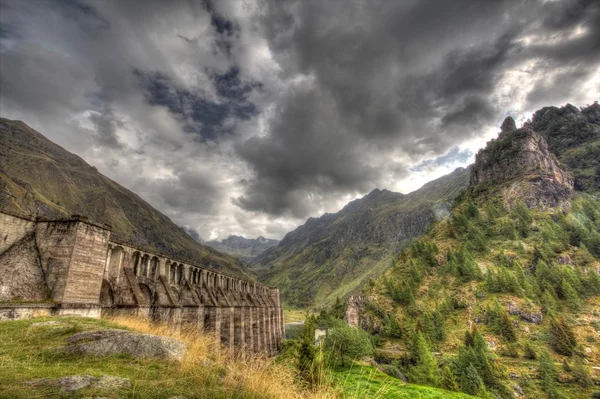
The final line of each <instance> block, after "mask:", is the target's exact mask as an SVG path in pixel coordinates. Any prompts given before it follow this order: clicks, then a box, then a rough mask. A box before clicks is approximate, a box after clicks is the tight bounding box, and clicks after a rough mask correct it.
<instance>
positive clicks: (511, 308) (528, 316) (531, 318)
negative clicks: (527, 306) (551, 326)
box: [507, 301, 544, 324]
mask: <svg viewBox="0 0 600 399" xmlns="http://www.w3.org/2000/svg"><path fill="white" fill-rule="evenodd" d="M507 310H508V313H510V314H512V315H519V318H520V319H521V320H523V321H526V322H528V323H534V324H541V323H542V321H544V316H543V315H542V312H541V311H540V310H539V309H538V310H537V311H530V312H528V311H525V310H522V309H521V308H520V307H519V305H517V303H516V302H515V301H510V302H509V303H508V305H507Z"/></svg>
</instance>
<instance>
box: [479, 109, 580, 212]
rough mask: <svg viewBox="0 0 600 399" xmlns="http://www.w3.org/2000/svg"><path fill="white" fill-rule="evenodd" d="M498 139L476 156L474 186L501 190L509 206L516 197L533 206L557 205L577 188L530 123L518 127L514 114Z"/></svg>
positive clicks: (505, 124)
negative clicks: (513, 117) (574, 187)
mask: <svg viewBox="0 0 600 399" xmlns="http://www.w3.org/2000/svg"><path fill="white" fill-rule="evenodd" d="M501 129H502V131H501V133H500V134H499V136H498V138H497V139H495V140H492V141H490V142H488V144H487V146H486V147H485V148H483V149H482V150H480V151H479V152H478V153H477V155H476V156H475V163H474V164H473V167H472V173H471V186H479V189H482V188H486V187H493V188H494V189H501V190H502V192H503V194H502V197H503V198H504V200H505V202H506V204H507V205H509V206H511V205H513V204H514V202H515V201H516V200H521V201H523V202H524V203H525V204H526V205H527V206H529V207H536V206H538V207H541V208H547V207H552V208H554V207H557V206H561V205H562V204H564V203H565V202H566V201H567V200H568V198H569V196H570V195H571V193H572V190H573V177H572V176H571V175H570V174H569V173H567V172H566V171H565V170H563V169H562V168H561V166H560V165H559V162H558V160H557V158H556V156H555V155H554V154H552V153H551V152H550V149H549V148H548V143H547V142H546V139H545V138H544V137H543V136H542V135H540V134H538V133H536V132H535V131H533V130H532V129H531V127H530V126H529V125H527V126H525V127H523V128H521V129H516V127H515V122H514V120H513V119H512V118H511V117H508V118H506V120H505V121H504V123H503V124H502V128H501Z"/></svg>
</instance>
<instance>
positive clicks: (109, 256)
mask: <svg viewBox="0 0 600 399" xmlns="http://www.w3.org/2000/svg"><path fill="white" fill-rule="evenodd" d="M111 255H112V246H111V245H109V246H108V251H107V253H106V262H105V263H104V278H105V279H106V280H108V269H109V268H110V258H111Z"/></svg>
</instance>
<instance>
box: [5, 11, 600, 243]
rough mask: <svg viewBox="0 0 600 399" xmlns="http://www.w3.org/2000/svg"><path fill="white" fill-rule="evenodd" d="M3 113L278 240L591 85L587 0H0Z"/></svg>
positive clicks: (166, 198)
mask: <svg viewBox="0 0 600 399" xmlns="http://www.w3.org/2000/svg"><path fill="white" fill-rule="evenodd" d="M0 20H1V21H0V23H1V24H0V115H1V116H3V117H7V118H11V119H21V120H23V121H25V122H26V123H28V124H29V125H30V126H32V127H34V128H35V129H37V130H39V131H40V132H42V133H43V134H44V135H46V136H47V137H48V138H50V139H51V140H53V141H54V142H56V143H58V144H60V145H62V146H63V147H65V148H66V149H67V150H69V151H72V152H74V153H76V154H78V155H80V156H82V157H83V158H84V159H85V160H86V161H87V162H89V163H90V164H92V165H94V166H96V167H97V168H98V169H99V170H100V171H101V172H102V173H104V174H105V175H107V176H109V177H111V178H112V179H114V180H116V181H117V182H119V183H120V184H122V185H124V186H125V187H127V188H129V189H131V190H133V191H135V192H137V193H138V194H140V195H141V196H142V197H143V198H144V199H146V200H147V201H148V202H150V203H151V204H152V205H153V206H155V207H156V208H158V209H159V210H160V211H162V212H164V213H165V214H167V215H168V216H169V217H171V219H173V220H174V221H175V222H176V223H177V224H179V225H182V226H188V227H189V228H191V229H194V230H196V231H197V232H199V233H200V235H201V236H202V237H203V238H204V239H211V238H224V237H227V236H228V235H229V234H241V235H245V236H247V237H255V236H258V235H263V236H267V237H273V238H281V237H282V236H283V235H284V234H285V233H286V232H287V231H289V230H291V229H293V228H294V227H296V226H297V225H298V224H301V223H303V222H304V220H305V219H306V218H307V217H309V216H318V215H320V214H321V213H323V212H326V211H328V212H335V211H337V210H338V209H339V208H341V206H343V205H344V204H345V203H346V202H348V201H349V200H351V199H353V198H356V197H358V196H362V195H364V194H366V193H368V192H369V191H371V190H372V189H373V188H375V187H378V188H387V189H390V190H394V191H399V192H404V193H406V192H409V191H412V190H414V189H416V188H418V187H419V186H421V185H422V184H424V183H425V182H426V181H428V180H431V179H433V178H436V177H438V176H441V175H443V174H445V173H448V172H450V171H451V170H453V169H454V168H455V167H458V166H465V165H467V164H468V163H470V162H471V160H472V157H473V153H474V152H476V151H477V149H478V148H480V147H481V146H482V145H483V144H484V143H485V142H486V141H487V140H488V139H489V138H491V137H494V136H495V135H496V134H497V132H498V130H499V129H498V126H499V125H500V123H501V122H502V120H503V119H504V117H505V116H506V115H509V114H510V115H512V116H514V117H515V119H516V120H517V123H521V122H523V121H525V120H526V119H527V118H529V117H530V116H531V114H532V113H533V111H535V110H536V109H538V108H540V107H542V106H545V105H562V104H565V103H567V102H571V103H573V104H574V105H577V106H583V105H586V104H590V103H592V102H593V101H595V100H598V99H599V98H600V1H597V0H565V1H543V0H538V1H536V0H524V1H509V0H506V1H504V0H494V1H481V0H456V1H446V0H403V1H394V0H386V1H383V0H326V1H323V0H271V1H261V0H256V1H247V0H225V1H217V0H213V1H210V0H205V1H192V0H188V1H177V0H169V1H149V0H144V1H141V0H140V1H135V0H126V1H121V0H118V1H117V0H115V1H108V0H96V1H84V0H73V1H67V0H64V1H59V0H54V1H52V0H47V1H42V0H39V1H37V0H27V1H23V0H0Z"/></svg>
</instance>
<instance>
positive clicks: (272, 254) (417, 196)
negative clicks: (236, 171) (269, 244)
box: [252, 168, 469, 307]
mask: <svg viewBox="0 0 600 399" xmlns="http://www.w3.org/2000/svg"><path fill="white" fill-rule="evenodd" d="M468 179H469V172H468V171H467V170H466V169H462V168H460V169H457V170H456V171H454V172H453V173H451V174H449V175H447V176H444V177H442V178H440V179H437V180H435V181H433V182H430V183H428V184H426V185H425V186H423V187H422V188H421V189H419V190H417V191H415V192H412V193H410V194H407V195H403V194H400V193H394V192H391V191H388V190H378V189H375V190H373V191H372V192H371V193H370V194H368V195H366V196H365V197H363V198H361V199H357V200H355V201H352V202H350V203H349V204H347V205H346V206H345V207H344V208H343V209H342V210H341V211H339V212H337V213H335V214H325V215H323V216H321V217H319V218H310V219H308V221H307V222H306V223H305V224H304V225H302V226H300V227H298V228H297V229H295V230H294V231H292V232H290V233H288V234H287V235H286V236H285V237H284V238H283V240H282V241H281V242H280V243H279V245H278V246H276V247H273V248H270V249H268V250H267V251H265V252H263V253H262V254H261V255H259V256H258V257H257V258H256V260H255V261H254V262H253V264H252V268H253V270H254V271H255V272H256V273H257V274H258V276H259V279H261V280H262V281H265V282H267V283H268V284H272V285H274V286H277V287H279V288H280V289H281V293H282V297H283V300H284V301H285V303H287V304H289V305H294V306H298V307H307V306H315V305H316V306H322V305H324V304H329V303H332V302H334V301H335V299H336V298H337V297H340V298H343V297H345V296H347V295H348V294H349V293H351V292H353V291H357V290H359V289H360V288H362V287H363V286H364V285H365V284H366V283H367V282H368V281H369V279H371V278H374V277H377V276H378V275H380V274H381V273H382V272H383V271H384V270H386V269H387V268H389V267H390V264H391V262H392V258H393V257H395V256H396V255H397V253H398V251H400V249H402V248H403V247H405V246H406V245H407V244H408V243H409V242H410V241H411V240H412V239H414V238H415V237H418V236H420V235H421V234H423V233H424V232H425V231H426V230H427V227H428V226H429V225H430V224H431V222H433V221H434V220H439V219H441V218H443V217H445V216H447V215H448V212H449V207H450V204H451V203H452V200H453V199H454V198H455V197H456V196H457V195H458V193H460V192H461V191H462V190H464V189H465V188H466V187H467V185H468Z"/></svg>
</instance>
